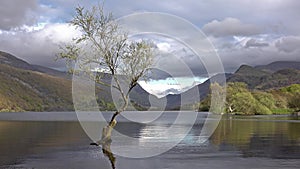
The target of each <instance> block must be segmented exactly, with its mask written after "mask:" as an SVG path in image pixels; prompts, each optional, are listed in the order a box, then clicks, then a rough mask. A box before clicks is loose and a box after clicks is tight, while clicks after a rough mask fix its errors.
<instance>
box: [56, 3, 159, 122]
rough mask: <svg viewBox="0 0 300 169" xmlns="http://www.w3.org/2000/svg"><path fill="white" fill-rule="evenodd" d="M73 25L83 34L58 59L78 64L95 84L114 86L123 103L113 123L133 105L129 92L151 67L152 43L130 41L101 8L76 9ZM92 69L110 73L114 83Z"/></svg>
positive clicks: (126, 34) (100, 6) (99, 6)
mask: <svg viewBox="0 0 300 169" xmlns="http://www.w3.org/2000/svg"><path fill="white" fill-rule="evenodd" d="M70 24H71V25H72V26H75V27H76V28H77V29H78V30H79V31H80V32H81V35H80V36H78V37H74V39H73V41H72V42H71V43H70V44H66V45H65V46H63V47H62V50H61V53H59V54H58V57H59V58H62V59H65V60H66V61H67V65H73V64H74V63H75V62H76V63H77V64H78V65H79V68H80V71H83V72H84V73H85V74H87V75H88V76H89V77H90V78H91V79H92V80H95V82H96V83H98V84H100V85H103V86H112V88H113V90H115V91H117V93H118V94H119V95H118V96H117V97H118V98H120V102H119V101H118V105H117V107H116V108H117V112H116V113H115V114H114V116H113V117H112V119H111V123H112V122H113V120H114V119H115V117H116V116H117V115H118V114H119V113H120V112H122V111H124V110H125V109H126V108H127V106H128V104H129V103H130V100H129V93H130V92H131V90H132V89H133V88H134V87H135V86H136V85H137V82H138V80H139V79H140V78H142V77H143V76H144V75H145V72H146V71H147V70H148V69H149V68H150V66H151V64H152V60H153V57H154V50H153V49H154V48H153V47H152V43H151V42H149V41H146V40H140V41H130V40H129V39H128V33H127V32H125V31H123V30H122V28H121V27H120V25H119V24H118V23H117V22H116V21H115V20H114V18H113V15H112V14H111V13H105V11H104V9H103V6H102V5H98V6H93V7H92V8H91V9H85V8H84V7H80V6H79V7H77V8H76V15H75V16H74V18H73V19H72V21H71V22H70ZM70 69H72V67H70ZM92 70H105V73H109V74H111V76H112V83H107V82H106V81H103V80H102V76H103V73H104V72H95V71H92ZM72 72H73V73H77V72H76V71H75V72H74V71H72ZM81 73H82V72H81ZM105 106H108V105H106V104H105ZM109 107H110V108H112V107H111V106H109Z"/></svg>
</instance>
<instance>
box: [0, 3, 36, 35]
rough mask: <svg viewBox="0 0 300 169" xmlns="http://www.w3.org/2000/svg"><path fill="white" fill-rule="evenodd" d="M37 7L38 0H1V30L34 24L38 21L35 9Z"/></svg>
mask: <svg viewBox="0 0 300 169" xmlns="http://www.w3.org/2000/svg"><path fill="white" fill-rule="evenodd" d="M37 7H38V4H37V0H1V1H0V30H1V29H2V30H10V29H12V28H16V27H19V26H23V25H24V24H26V25H31V24H33V23H34V22H35V21H36V16H34V15H33V11H34V10H36V9H37Z"/></svg>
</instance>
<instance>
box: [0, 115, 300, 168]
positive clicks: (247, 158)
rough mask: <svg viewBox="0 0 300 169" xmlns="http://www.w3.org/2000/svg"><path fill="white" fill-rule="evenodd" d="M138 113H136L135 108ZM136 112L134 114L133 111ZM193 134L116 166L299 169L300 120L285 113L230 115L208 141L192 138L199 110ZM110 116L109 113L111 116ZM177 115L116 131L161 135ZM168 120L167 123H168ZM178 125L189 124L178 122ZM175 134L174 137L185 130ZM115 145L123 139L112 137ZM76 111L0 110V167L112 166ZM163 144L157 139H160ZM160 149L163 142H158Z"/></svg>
mask: <svg viewBox="0 0 300 169" xmlns="http://www.w3.org/2000/svg"><path fill="white" fill-rule="evenodd" d="M135 113H138V112H135ZM132 114H133V115H134V112H132ZM199 114H200V115H199V116H198V117H199V119H200V120H199V119H198V118H197V121H196V124H195V125H194V126H193V127H192V129H191V131H190V132H189V134H188V135H187V136H186V137H185V139H184V140H183V141H181V142H180V143H179V144H178V145H176V146H175V147H173V148H172V149H171V150H169V151H167V152H165V153H163V154H161V155H158V156H155V157H150V158H143V159H133V158H126V157H121V156H118V155H115V156H114V157H115V167H116V168H117V169H132V168H138V169H155V168H157V169H161V168H162V169H194V168H195V169H196V168H199V169H200V168H201V169H212V168H214V169H215V168H217V169H218V168H220V169H232V168H235V169H239V168H240V169H248V168H249V169H250V168H261V169H268V168H272V169H274V168H276V169H277V168H278V169H284V168H295V169H296V168H299V166H300V120H298V118H292V117H286V116H248V117H239V116H234V117H226V116H224V117H223V118H222V120H221V121H220V123H219V126H218V128H217V130H216V131H215V132H214V134H213V136H212V137H211V138H210V139H209V140H208V141H207V142H205V143H203V144H199V143H197V142H194V141H193V140H195V139H196V138H198V137H199V133H200V130H201V127H202V126H203V121H202V120H201V119H203V117H205V115H203V114H201V113H199ZM109 115H110V114H108V113H107V114H106V115H105V116H106V117H109ZM174 118H176V113H174V112H169V113H166V115H164V117H163V118H162V120H161V121H162V122H161V123H156V124H155V125H154V124H151V125H147V124H138V123H128V122H127V121H126V120H124V118H122V117H120V118H119V120H118V121H119V123H118V124H117V126H116V130H118V131H119V132H121V133H124V134H126V135H130V136H134V137H136V138H138V139H144V138H146V136H145V132H147V133H152V134H148V135H147V137H157V139H158V140H159V137H163V136H161V135H159V134H158V135H156V134H155V132H154V131H156V132H157V131H163V130H164V129H165V128H166V127H167V125H166V124H168V122H172V121H173V120H174ZM164 122H165V123H164ZM177 127H178V129H180V128H185V127H186V124H179V125H178V126H177ZM177 132H178V133H171V134H172V135H177V134H181V133H180V132H181V130H177ZM113 139H115V140H113V143H114V142H115V144H120V145H122V144H126V143H122V140H118V139H117V138H113ZM90 142H91V140H90V138H89V137H88V136H87V135H86V134H85V132H84V131H83V129H82V128H81V126H80V124H79V122H77V119H76V114H75V113H73V112H61V113H59V112H56V113H2V114H0V168H11V169H12V168H39V169H48V168H49V169H57V168H62V169H65V168H74V169H77V168H78V169H83V168H84V169H90V168H91V169H96V168H97V169H110V168H112V166H111V162H110V161H109V158H108V157H107V156H106V155H104V154H103V152H102V150H101V148H100V147H96V146H91V145H89V144H90ZM158 144H159V141H158ZM158 147H159V145H158Z"/></svg>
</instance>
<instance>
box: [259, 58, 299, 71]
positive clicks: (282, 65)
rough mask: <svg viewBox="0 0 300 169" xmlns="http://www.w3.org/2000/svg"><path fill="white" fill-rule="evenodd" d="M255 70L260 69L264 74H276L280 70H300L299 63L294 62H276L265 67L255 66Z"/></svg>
mask: <svg viewBox="0 0 300 169" xmlns="http://www.w3.org/2000/svg"><path fill="white" fill-rule="evenodd" d="M255 68H256V69H260V70H263V71H266V72H276V71H278V70H282V69H297V70H300V62H295V61H277V62H272V63H270V64H267V65H260V66H255Z"/></svg>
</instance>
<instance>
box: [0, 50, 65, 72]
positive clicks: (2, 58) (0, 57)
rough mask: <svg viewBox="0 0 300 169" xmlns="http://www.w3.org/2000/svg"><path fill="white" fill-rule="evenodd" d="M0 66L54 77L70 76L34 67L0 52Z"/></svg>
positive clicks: (41, 67)
mask: <svg viewBox="0 0 300 169" xmlns="http://www.w3.org/2000/svg"><path fill="white" fill-rule="evenodd" d="M0 64H5V65H9V66H12V67H15V68H19V69H24V70H32V71H37V72H41V73H46V74H49V75H53V76H59V77H67V76H68V74H67V73H66V72H61V71H58V70H54V69H50V68H47V67H44V66H39V65H32V64H29V63H27V62H25V61H24V60H21V59H19V58H17V57H15V56H13V55H11V54H9V53H6V52H3V51H0Z"/></svg>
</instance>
